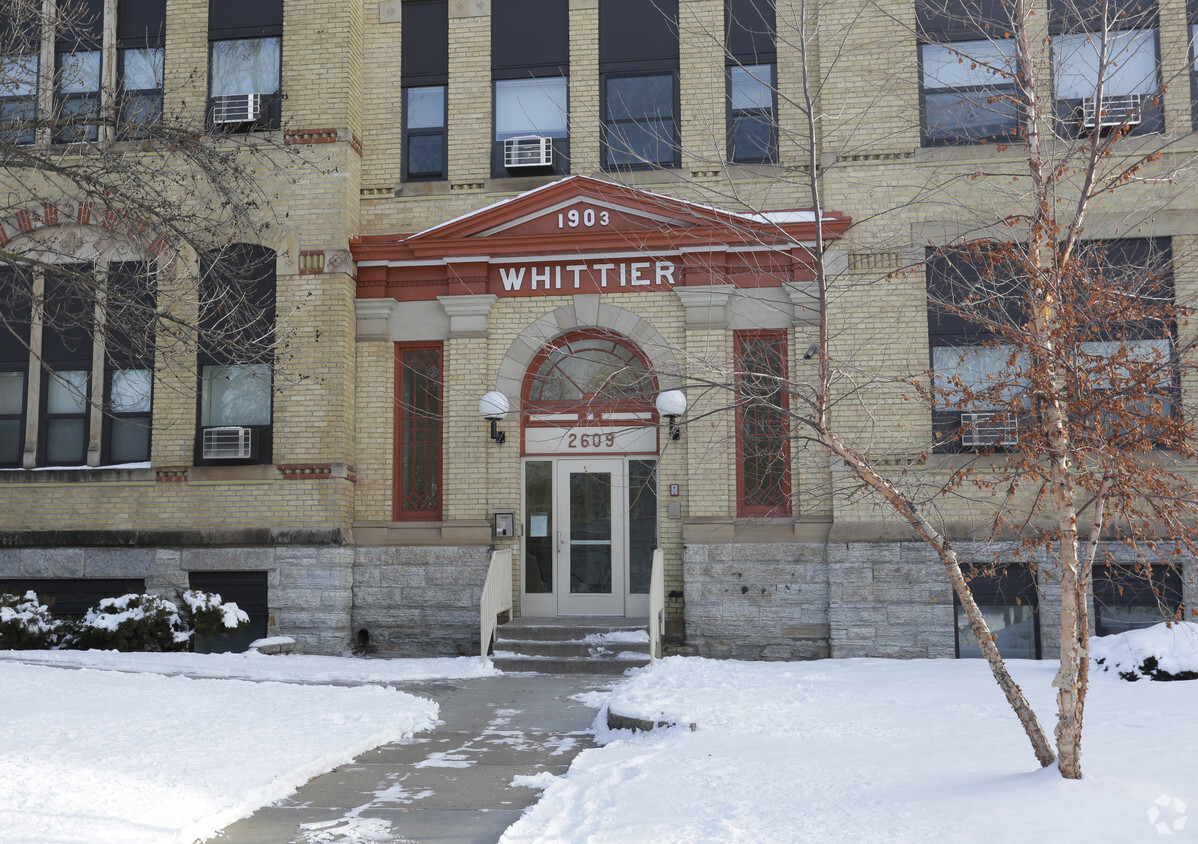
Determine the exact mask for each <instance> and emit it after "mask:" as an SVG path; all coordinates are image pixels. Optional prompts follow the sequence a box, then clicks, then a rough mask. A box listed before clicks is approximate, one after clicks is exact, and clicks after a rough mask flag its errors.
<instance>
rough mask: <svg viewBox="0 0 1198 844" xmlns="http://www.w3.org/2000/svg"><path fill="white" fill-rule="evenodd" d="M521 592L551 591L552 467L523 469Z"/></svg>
mask: <svg viewBox="0 0 1198 844" xmlns="http://www.w3.org/2000/svg"><path fill="white" fill-rule="evenodd" d="M524 507H525V510H526V515H525V519H526V522H525V525H524V536H525V540H524V591H525V592H528V593H529V594H545V593H548V592H552V591H553V464H552V463H550V462H549V461H547V460H537V461H535V462H529V463H526V464H525V465H524Z"/></svg>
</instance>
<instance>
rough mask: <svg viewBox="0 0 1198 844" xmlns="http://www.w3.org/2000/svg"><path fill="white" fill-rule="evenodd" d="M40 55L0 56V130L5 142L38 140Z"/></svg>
mask: <svg viewBox="0 0 1198 844" xmlns="http://www.w3.org/2000/svg"><path fill="white" fill-rule="evenodd" d="M37 68H38V57H37V56H36V55H4V56H0V132H2V133H3V138H4V142H5V143H9V144H31V143H33V142H34V140H35V139H36V134H37V133H36V129H35V120H36V117H37Z"/></svg>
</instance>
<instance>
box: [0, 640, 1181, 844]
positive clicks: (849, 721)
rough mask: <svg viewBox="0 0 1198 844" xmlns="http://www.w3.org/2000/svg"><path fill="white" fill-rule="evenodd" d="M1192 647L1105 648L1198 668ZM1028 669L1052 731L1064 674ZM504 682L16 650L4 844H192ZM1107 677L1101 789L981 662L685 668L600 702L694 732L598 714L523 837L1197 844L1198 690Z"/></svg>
mask: <svg viewBox="0 0 1198 844" xmlns="http://www.w3.org/2000/svg"><path fill="white" fill-rule="evenodd" d="M1190 627H1192V626H1190ZM1195 632H1198V628H1193V629H1189V628H1188V627H1186V626H1181V627H1179V628H1178V629H1177V630H1176V632H1175V631H1173V630H1165V629H1163V628H1161V629H1156V630H1152V631H1145V632H1143V633H1140V634H1125V636H1124V637H1111V638H1109V639H1107V640H1105V641H1102V642H1100V643H1098V646H1097V647H1096V650H1098V651H1099V652H1101V653H1102V654H1103V656H1104V658H1105V659H1107V660H1109V661H1110V662H1120V663H1121V664H1123V665H1125V666H1134V664H1135V663H1136V662H1137V661H1139V660H1140V659H1141V658H1142V656H1143V655H1144V654H1145V653H1148V652H1153V653H1158V654H1159V653H1161V652H1162V651H1167V652H1168V654H1167V655H1168V659H1169V662H1168V664H1169V665H1170V666H1171V670H1187V671H1188V670H1198V637H1195V636H1194V635H1193V634H1194V633H1195ZM22 658H24V659H38V660H42V661H53V662H55V663H58V664H61V665H64V666H69V667H76V668H79V669H81V670H63V669H62V668H57V667H48V666H44V665H26V664H21V663H20V662H19V661H18V660H19V659H22ZM1011 665H1012V671H1013V673H1014V675H1015V677H1016V679H1017V680H1018V681H1019V682H1020V684H1021V685H1022V686H1023V688H1024V690H1025V691H1026V692H1027V694H1028V696H1029V698H1030V699H1031V701H1032V703H1033V705H1034V706H1035V707H1036V710H1037V711H1038V713H1039V714H1040V718H1041V721H1042V723H1043V724H1044V726H1045V728H1046V730H1048V731H1049V732H1050V733H1051V730H1052V726H1053V708H1054V697H1053V689H1052V687H1051V683H1052V678H1053V674H1054V667H1053V664H1052V663H1051V662H1050V661H1044V662H1030V661H1015V662H1012V663H1011ZM97 669H103V670H97ZM488 673H494V672H493V669H489V670H487V671H484V670H483V669H482V668H481V665H480V661H479V660H478V659H477V658H474V659H469V658H465V659H446V660H362V659H335V658H327V657H308V656H271V657H266V656H259V655H227V654H221V655H202V654H160V655H155V654H116V653H95V652H88V653H80V652H45V651H38V652H26V653H24V654H14V653H11V652H9V653H3V652H0V712H2V713H3V714H4V718H3V719H0V841H2V842H10V841H11V842H19V843H20V844H51V842H55V844H58V843H59V842H88V844H93V843H94V842H104V843H105V844H109V842H111V844H125V843H126V842H129V844H133V842H136V844H158V842H162V844H166V843H167V842H171V844H190V842H192V841H193V840H194V839H195V838H197V837H202V836H206V835H212V834H214V833H215V832H216V831H217V830H219V829H220V828H222V827H223V826H225V825H227V824H228V823H231V822H232V821H233V820H235V819H236V818H238V817H242V816H245V815H247V814H249V813H250V812H252V811H253V810H254V809H255V808H257V807H260V806H263V805H266V804H267V803H270V802H272V801H274V800H277V799H279V798H280V797H283V796H284V795H286V794H288V793H289V792H291V791H292V790H293V789H295V788H296V787H297V786H299V785H301V784H302V783H304V782H305V781H306V780H307V779H309V778H311V777H313V776H315V775H317V774H319V773H321V772H323V771H326V770H329V769H331V768H333V767H335V766H337V765H339V764H342V763H344V762H347V761H349V760H350V759H351V758H353V757H354V756H356V755H358V754H360V753H362V752H364V751H365V750H367V749H369V748H371V747H374V746H376V745H378V744H382V743H385V742H387V741H391V740H393V739H395V738H398V737H399V736H401V735H404V734H407V733H411V732H413V731H418V730H422V729H426V728H428V727H429V726H431V724H432V722H433V721H434V720H435V719H436V716H437V707H436V705H435V704H433V703H431V702H429V701H425V700H421V699H419V698H416V697H413V696H411V695H407V694H403V693H400V692H396V691H394V690H391V689H387V688H384V687H382V685H381V684H383V683H386V682H389V681H390V682H395V681H401V680H411V679H420V678H426V679H427V678H433V677H474V676H481V675H484V674H488ZM182 674H188V675H191V678H189V677H186V676H181V675H182ZM201 676H239V677H245V678H253V679H256V680H263V681H266V682H245V681H244V680H230V679H220V680H213V679H193V678H194V677H201ZM1091 677H1092V685H1091V691H1090V698H1089V706H1088V708H1087V715H1086V731H1085V754H1084V758H1083V765H1084V768H1085V770H1086V778H1085V779H1084V780H1082V781H1080V782H1067V781H1064V780H1062V779H1061V778H1060V777H1059V776H1058V774H1057V773H1056V771H1055V769H1049V770H1041V769H1039V768H1038V767H1037V766H1036V763H1035V760H1034V758H1033V756H1032V754H1031V750H1030V747H1029V745H1028V742H1027V740H1026V738H1025V737H1024V736H1023V734H1022V732H1021V731H1020V728H1019V725H1018V723H1017V722H1016V720H1015V718H1014V716H1013V715H1012V714H1011V713H1010V710H1009V708H1008V707H1007V704H1006V702H1005V700H1004V699H1003V697H1002V695H1001V694H1000V692H999V691H998V689H997V687H996V685H995V683H994V681H993V679H992V677H991V676H990V673H989V671H988V669H987V667H986V665H985V664H984V663H983V662H981V661H980V660H960V661H955V660H912V661H898V660H874V659H855V660H827V661H822V662H806V663H746V662H735V661H712V660H704V659H698V658H681V657H672V658H669V659H666V660H663V661H662V662H661V663H659V665H658V666H657V667H656V668H651V669H644V670H641V671H638V672H636V673H635V674H634V675H633V676H632V677H631V679H630V680H628V681H627V682H625V683H623V684H621V685H618V686H617V687H616V688H615V690H614V692H600V693H594V694H593V696H592V700H591V701H590V702H593V703H595V704H596V705H601V704H604V703H606V704H607V705H609V706H610V707H611V708H612V709H613V710H614V711H616V712H619V713H620V714H622V715H626V716H632V717H636V718H641V719H645V720H653V721H667V722H671V723H675V724H678V725H679V726H677V727H673V728H668V729H658V730H654V731H652V732H649V733H639V734H632V733H629V732H619V731H609V730H607V729H606V727H604V726H602V724H603V723H605V722H604V718H605V715H606V711H603V712H601V713H600V716H599V719H598V720H597V721H596V725H597V730H598V732H599V738H600V740H601V741H603V742H605V746H603V747H601V748H598V749H596V750H588V751H584V752H583V753H582V754H581V755H580V756H578V757H577V758H576V760H575V761H574V764H573V765H572V767H571V768H570V770H569V772H568V773H567V774H566V775H565V776H564V777H554V776H552V775H550V774H545V773H542V774H539V775H537V776H535V777H517V778H516V779H517V781H518V784H520V785H535V786H536V787H538V788H542V789H544V796H543V798H542V800H541V801H540V803H538V804H537V805H536V806H534V807H533V808H532V809H530V810H529V812H528V813H527V814H526V815H525V816H524V817H523V818H522V819H521V820H520V821H519V822H517V823H516V824H515V825H514V826H512V827H511V828H510V829H509V830H508V831H507V833H506V835H505V837H504V839H503V841H504V842H505V844H526V842H553V844H571V843H572V842H588V844H604V843H605V842H611V844H624V843H625V842H650V841H651V842H655V844H657V842H684V841H685V842H712V843H713V844H715V842H719V844H731V842H745V844H769V842H786V844H792V842H799V841H802V842H856V841H884V842H887V844H890V842H908V841H909V842H926V841H942V842H955V841H961V842H1003V844H1008V843H1009V842H1015V841H1018V842H1053V844H1057V842H1074V841H1077V842H1082V841H1085V842H1092V841H1097V842H1106V841H1112V842H1114V841H1117V842H1134V841H1161V840H1177V841H1184V840H1198V819H1194V820H1193V823H1189V824H1187V821H1188V820H1190V819H1189V818H1188V813H1198V753H1195V750H1196V749H1198V718H1195V713H1196V712H1198V681H1194V682H1173V683H1161V682H1150V681H1147V680H1142V681H1139V682H1135V683H1129V682H1126V681H1124V680H1121V679H1119V678H1118V677H1117V675H1116V673H1115V672H1113V671H1112V672H1107V673H1104V672H1102V671H1099V670H1095V671H1094V672H1092V674H1091ZM281 680H285V681H289V682H286V683H284V682H276V681H281ZM360 682H366V683H371V684H374V685H366V686H359V687H353V688H344V687H339V686H337V685H329V684H337V683H360ZM321 684H325V685H321ZM691 725H694V727H693V729H692V728H691ZM1187 804H1188V805H1187Z"/></svg>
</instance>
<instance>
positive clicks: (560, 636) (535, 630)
mask: <svg viewBox="0 0 1198 844" xmlns="http://www.w3.org/2000/svg"><path fill="white" fill-rule="evenodd" d="M648 627H649V619H647V618H606V619H605V618H517V619H514V620H512V621H509V622H508V623H507V624H502V625H500V626H499V628H498V629H497V630H496V631H495V635H496V636H503V637H506V638H510V639H520V640H525V641H527V640H531V639H536V640H539V641H548V642H565V641H571V640H574V639H581V638H583V637H585V636H588V635H592V634H598V633H615V632H621V631H626V632H632V631H636V630H648Z"/></svg>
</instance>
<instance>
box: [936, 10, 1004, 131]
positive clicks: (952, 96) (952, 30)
mask: <svg viewBox="0 0 1198 844" xmlns="http://www.w3.org/2000/svg"><path fill="white" fill-rule="evenodd" d="M915 14H916V21H917V24H918V38H919V42H920V43H919V71H920V86H919V101H920V113H921V126H922V131H921V137H922V143H923V145H924V146H936V145H941V144H969V143H979V142H984V141H999V140H1003V139H1012V138H1014V137H1015V135H1016V133H1017V132H1018V119H1019V109H1018V107H1017V105H1016V103H1015V101H1014V99H1013V97H1014V96H1015V84H1014V83H1015V73H1016V70H1017V66H1016V59H1015V42H1014V40H1013V39H1011V38H1004V37H1001V36H1002V35H1005V34H1009V33H1010V32H1012V31H1013V26H1012V22H1011V12H1010V7H1009V5H1008V4H1005V3H1003V2H1002V0H979V2H977V4H976V7H975V6H973V5H971V6H970V7H969V10H968V12H964V11H962V10H961V8H959V7H956V6H952V5H951V4H950V5H948V6H946V5H945V4H944V3H937V2H934V0H917V2H916V5H915Z"/></svg>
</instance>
